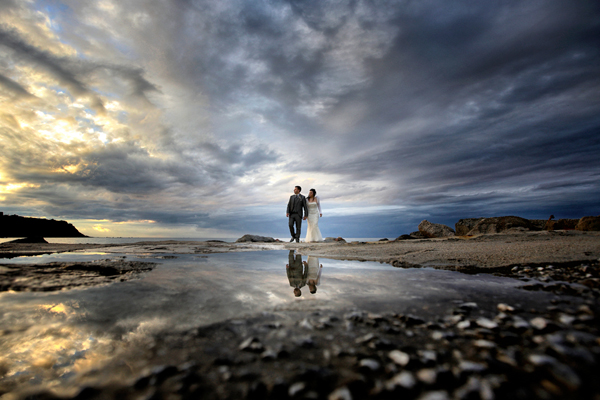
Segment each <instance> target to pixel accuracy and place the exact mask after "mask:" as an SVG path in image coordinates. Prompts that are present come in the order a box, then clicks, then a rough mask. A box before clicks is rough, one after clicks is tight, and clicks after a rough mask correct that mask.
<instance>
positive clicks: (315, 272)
mask: <svg viewBox="0 0 600 400" xmlns="http://www.w3.org/2000/svg"><path fill="white" fill-rule="evenodd" d="M304 265H306V285H307V286H308V290H309V291H310V292H311V293H312V294H315V293H316V292H317V286H318V285H319V284H320V283H321V269H322V268H323V264H321V265H319V258H317V257H313V256H308V258H307V260H306V261H305V262H304Z"/></svg>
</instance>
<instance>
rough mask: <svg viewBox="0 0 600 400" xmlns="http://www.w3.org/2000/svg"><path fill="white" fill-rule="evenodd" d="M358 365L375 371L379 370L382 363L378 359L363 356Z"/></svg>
mask: <svg viewBox="0 0 600 400" xmlns="http://www.w3.org/2000/svg"><path fill="white" fill-rule="evenodd" d="M358 366H359V367H360V368H361V369H364V370H368V371H373V372H375V371H377V370H379V368H381V364H379V362H378V361H377V360H374V359H372V358H363V359H362V360H360V362H359V363H358Z"/></svg>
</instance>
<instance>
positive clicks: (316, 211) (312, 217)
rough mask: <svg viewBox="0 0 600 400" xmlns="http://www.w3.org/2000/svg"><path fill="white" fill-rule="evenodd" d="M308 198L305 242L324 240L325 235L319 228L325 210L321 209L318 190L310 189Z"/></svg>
mask: <svg viewBox="0 0 600 400" xmlns="http://www.w3.org/2000/svg"><path fill="white" fill-rule="evenodd" d="M306 200H307V203H308V220H307V224H308V227H307V232H306V239H305V242H307V243H310V242H322V241H323V236H322V235H321V231H320V230H319V218H320V217H322V216H323V212H322V211H321V201H320V200H319V197H318V196H317V191H316V190H315V189H310V191H309V192H308V197H307V198H306Z"/></svg>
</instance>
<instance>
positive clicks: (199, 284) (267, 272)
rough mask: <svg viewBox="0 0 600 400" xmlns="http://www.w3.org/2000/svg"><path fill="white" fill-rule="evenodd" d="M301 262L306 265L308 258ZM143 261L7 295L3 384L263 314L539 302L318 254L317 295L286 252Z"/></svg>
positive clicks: (493, 285)
mask: <svg viewBox="0 0 600 400" xmlns="http://www.w3.org/2000/svg"><path fill="white" fill-rule="evenodd" d="M69 257H70V258H69ZM115 257H116V256H114V255H111V258H115ZM101 258H106V256H105V255H102V254H87V255H81V254H80V255H77V256H75V255H73V254H70V255H69V254H60V255H52V256H44V257H43V262H51V261H66V260H74V259H77V260H78V261H84V260H92V259H101ZM300 258H301V262H306V267H308V264H309V260H308V258H307V257H300ZM126 259H127V260H135V259H136V258H133V257H129V256H127V258H126ZM137 259H139V258H137ZM25 260H26V259H20V260H19V261H18V262H19V263H20V262H22V261H25ZM36 260H40V258H36ZM143 260H144V261H156V262H159V263H160V264H158V265H157V267H156V268H155V269H154V270H153V271H151V272H149V273H146V274H144V275H142V276H141V277H140V279H137V280H131V281H127V282H119V283H116V284H110V285H104V286H99V287H92V288H82V289H73V290H69V291H60V292H35V293H31V292H19V293H15V292H3V293H0V305H1V308H0V310H1V311H0V331H1V332H0V334H1V335H2V336H1V338H2V340H1V341H0V360H2V361H0V389H4V390H10V389H11V388H12V387H13V386H14V385H24V384H32V383H33V384H35V383H41V382H44V383H45V384H49V385H56V384H60V383H61V382H63V381H65V380H67V379H68V378H69V377H71V376H73V375H74V374H77V373H83V372H85V371H86V370H88V369H91V368H95V367H98V366H100V365H102V363H103V362H104V361H105V360H108V359H110V358H111V357H114V355H115V354H117V353H118V352H119V351H120V349H122V348H125V347H127V346H128V345H129V344H131V343H139V342H140V341H142V342H143V341H147V340H151V338H152V336H153V335H154V334H157V333H160V332H164V331H169V332H171V331H178V330H181V331H183V330H187V329H190V328H194V327H198V326H201V325H205V324H210V323H214V322H218V321H222V320H225V319H230V318H241V317H244V316H247V315H253V314H255V313H257V312H261V311H274V310H277V311H285V310H305V311H307V312H311V311H315V310H324V309H350V308H354V307H356V308H360V309H365V310H367V311H375V312H386V311H395V312H412V313H427V312H435V311H436V310H446V309H448V308H450V307H452V305H453V302H460V301H470V300H473V299H477V301H478V302H480V304H481V303H482V302H484V303H485V302H500V301H505V302H509V303H512V304H514V303H518V302H521V303H523V304H531V302H532V301H533V300H532V299H534V298H535V297H534V296H535V295H534V294H532V293H529V292H525V291H521V290H517V289H515V288H514V287H515V286H516V285H517V284H519V283H520V282H518V281H515V280H511V279H506V278H499V277H494V276H491V275H482V276H471V275H464V274H460V273H456V272H450V271H438V270H433V269H398V268H393V267H391V266H390V265H388V264H380V263H374V262H357V261H339V260H329V259H324V258H320V259H319V258H316V257H315V258H313V259H312V260H311V262H310V263H311V264H313V265H314V263H315V262H316V263H317V265H323V268H322V270H321V272H320V276H319V277H318V280H319V284H318V290H317V292H316V293H315V294H311V293H310V292H309V289H308V286H306V285H303V286H302V287H301V291H302V295H301V296H300V297H295V296H294V293H293V289H294V287H293V285H291V284H290V279H288V273H287V271H286V264H289V261H290V257H289V254H288V252H287V251H263V252H243V253H228V254H211V255H192V254H187V255H180V256H179V257H178V258H176V259H160V258H151V257H148V258H144V259H143ZM30 261H31V259H30ZM15 263H16V262H15ZM307 277H308V274H307ZM543 295H544V294H537V296H543ZM2 374H3V375H4V377H2Z"/></svg>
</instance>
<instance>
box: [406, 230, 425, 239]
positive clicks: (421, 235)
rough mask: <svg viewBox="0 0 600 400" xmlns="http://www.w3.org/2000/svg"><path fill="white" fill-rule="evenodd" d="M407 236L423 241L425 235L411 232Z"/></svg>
mask: <svg viewBox="0 0 600 400" xmlns="http://www.w3.org/2000/svg"><path fill="white" fill-rule="evenodd" d="M409 236H410V237H411V238H413V239H425V235H423V233H421V232H419V231H414V232H411V233H410V234H409Z"/></svg>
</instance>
